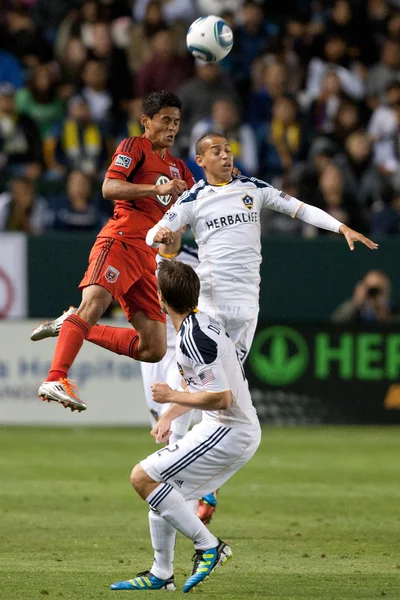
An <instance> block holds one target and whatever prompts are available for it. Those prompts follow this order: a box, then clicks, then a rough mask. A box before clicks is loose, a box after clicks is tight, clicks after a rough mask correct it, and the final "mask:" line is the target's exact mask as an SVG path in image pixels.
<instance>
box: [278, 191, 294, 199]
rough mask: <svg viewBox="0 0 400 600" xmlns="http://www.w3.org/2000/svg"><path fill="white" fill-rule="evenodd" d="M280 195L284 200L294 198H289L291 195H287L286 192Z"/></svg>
mask: <svg viewBox="0 0 400 600" xmlns="http://www.w3.org/2000/svg"><path fill="white" fill-rule="evenodd" d="M279 195H280V197H281V198H283V199H284V200H291V199H292V197H293V196H289V194H285V192H279Z"/></svg>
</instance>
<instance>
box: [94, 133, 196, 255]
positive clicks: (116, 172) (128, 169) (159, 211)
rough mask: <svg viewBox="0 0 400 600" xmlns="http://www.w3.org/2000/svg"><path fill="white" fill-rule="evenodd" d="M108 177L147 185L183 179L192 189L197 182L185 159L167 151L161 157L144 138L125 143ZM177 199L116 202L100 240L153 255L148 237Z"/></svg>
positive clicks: (148, 198)
mask: <svg viewBox="0 0 400 600" xmlns="http://www.w3.org/2000/svg"><path fill="white" fill-rule="evenodd" d="M106 177H109V178H110V179H121V180H122V181H129V182H131V183H137V184H140V183H142V184H148V185H149V184H150V185H161V184H163V183H167V182H168V180H170V179H173V178H176V179H183V180H184V181H186V183H187V186H188V188H189V189H190V188H191V187H192V185H194V184H195V183H196V182H195V179H194V177H193V175H192V173H191V172H190V170H189V169H188V168H187V166H186V165H185V163H184V162H183V161H182V160H180V159H179V158H175V157H174V156H171V154H170V153H169V152H167V151H166V152H165V156H164V158H161V156H160V155H159V154H157V152H156V151H155V149H154V146H153V144H152V143H151V141H150V140H149V139H148V138H147V137H145V136H142V137H130V138H126V139H125V140H122V142H121V143H120V145H119V146H118V148H117V149H116V151H115V154H114V156H113V159H112V162H111V165H110V167H109V169H108V171H107V173H106ZM175 200H176V198H172V197H171V196H144V197H143V198H137V199H136V200H130V201H128V200H115V205H114V214H113V216H112V217H111V219H109V220H108V221H107V223H106V224H105V225H104V227H103V229H102V230H101V231H100V233H99V235H98V237H111V238H116V239H119V240H121V241H123V242H125V243H127V244H132V245H134V246H135V247H137V248H140V249H142V250H144V251H145V252H153V250H152V249H151V248H150V247H149V246H148V245H147V244H146V234H147V232H148V230H149V229H151V228H152V227H153V226H154V225H155V224H156V223H158V221H159V220H160V219H162V217H163V215H164V214H165V213H166V212H167V210H168V209H169V208H170V207H171V205H172V204H173V202H174V201H175Z"/></svg>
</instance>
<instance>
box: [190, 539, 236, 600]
mask: <svg viewBox="0 0 400 600" xmlns="http://www.w3.org/2000/svg"><path fill="white" fill-rule="evenodd" d="M218 541H219V544H218V546H217V547H216V548H211V550H196V554H195V555H194V557H193V559H194V565H193V570H192V574H191V576H190V577H189V578H188V579H187V580H186V581H185V585H184V586H183V591H184V592H190V590H192V589H193V588H194V587H196V585H199V584H201V582H202V581H203V580H204V579H208V577H209V576H210V573H212V572H213V571H215V569H217V568H218V567H219V566H220V565H223V564H224V563H226V561H227V560H229V559H230V558H231V557H232V550H231V548H230V547H229V546H228V544H225V542H222V541H221V540H218Z"/></svg>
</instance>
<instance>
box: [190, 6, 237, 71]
mask: <svg viewBox="0 0 400 600" xmlns="http://www.w3.org/2000/svg"><path fill="white" fill-rule="evenodd" d="M186 45H187V47H188V50H189V52H191V54H193V56H194V57H195V58H199V59H200V60H204V61H205V62H218V61H219V60H222V59H223V58H225V56H227V55H228V54H229V52H230V51H231V49H232V46H233V32H232V29H231V28H230V27H229V25H228V23H227V22H226V21H224V19H221V18H220V17H216V16H215V15H208V17H200V18H199V19H197V20H196V21H194V22H193V23H192V24H191V26H190V27H189V29H188V32H187V36H186Z"/></svg>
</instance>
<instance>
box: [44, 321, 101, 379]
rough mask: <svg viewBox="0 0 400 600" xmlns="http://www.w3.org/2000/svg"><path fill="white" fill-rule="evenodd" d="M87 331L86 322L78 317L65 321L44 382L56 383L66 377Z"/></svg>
mask: <svg viewBox="0 0 400 600" xmlns="http://www.w3.org/2000/svg"><path fill="white" fill-rule="evenodd" d="M89 329H90V327H89V325H88V324H87V323H86V321H84V320H83V319H81V318H80V317H78V315H70V316H69V317H68V318H67V319H65V321H64V323H63V325H62V327H61V330H60V335H59V336H58V340H57V345H56V349H55V352H54V356H53V362H52V363H51V367H50V371H49V374H48V376H47V379H46V381H58V379H60V378H62V377H67V375H68V371H69V369H70V368H71V367H72V363H73V362H74V360H75V358H76V357H77V355H78V352H79V350H80V349H81V348H82V344H83V341H84V340H85V338H86V336H87V334H88V333H89Z"/></svg>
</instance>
